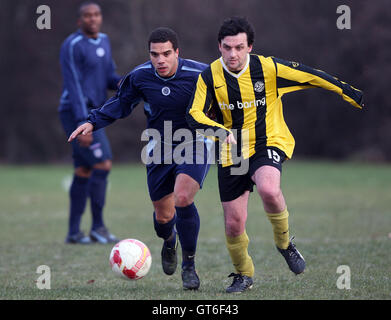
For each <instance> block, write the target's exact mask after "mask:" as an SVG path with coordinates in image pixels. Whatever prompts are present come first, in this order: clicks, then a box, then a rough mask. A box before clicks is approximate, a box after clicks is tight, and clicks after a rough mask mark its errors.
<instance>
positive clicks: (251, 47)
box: [248, 44, 253, 53]
mask: <svg viewBox="0 0 391 320" xmlns="http://www.w3.org/2000/svg"><path fill="white" fill-rule="evenodd" d="M252 50H253V45H252V44H251V45H249V46H248V53H250V52H251V51H252Z"/></svg>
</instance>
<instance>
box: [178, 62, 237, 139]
mask: <svg viewBox="0 0 391 320" xmlns="http://www.w3.org/2000/svg"><path fill="white" fill-rule="evenodd" d="M208 72H209V73H210V72H211V71H210V68H208V69H206V70H205V71H204V72H202V73H201V74H200V75H199V76H198V80H197V85H196V88H195V90H194V92H193V95H192V97H191V99H190V104H189V106H188V108H187V112H186V120H187V123H188V125H189V126H190V128H192V129H193V130H196V131H197V132H199V133H201V134H204V135H207V136H218V135H219V132H221V130H224V131H225V134H226V135H228V134H230V133H231V131H230V130H229V129H227V128H226V127H224V126H223V125H222V124H220V123H218V122H216V121H213V120H212V119H210V118H209V117H208V116H207V115H206V113H207V112H208V111H209V110H210V109H211V107H212V106H213V103H214V101H213V100H214V99H213V93H212V92H213V91H212V90H213V83H212V84H210V83H209V81H208V79H207V73H208ZM206 130H207V131H208V132H207V133H205V132H206Z"/></svg>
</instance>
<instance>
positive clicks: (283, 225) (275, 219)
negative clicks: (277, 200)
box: [267, 208, 289, 249]
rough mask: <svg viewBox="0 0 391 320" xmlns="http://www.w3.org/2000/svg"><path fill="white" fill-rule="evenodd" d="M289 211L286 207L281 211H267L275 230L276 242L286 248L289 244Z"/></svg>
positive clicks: (278, 245)
mask: <svg viewBox="0 0 391 320" xmlns="http://www.w3.org/2000/svg"><path fill="white" fill-rule="evenodd" d="M288 216H289V212H288V210H287V209H286V208H285V210H284V211H282V212H280V213H267V217H268V218H269V220H270V222H271V224H272V226H273V232H274V242H275V243H276V246H277V247H279V248H280V249H286V248H288V245H289V223H288Z"/></svg>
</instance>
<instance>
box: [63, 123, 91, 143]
mask: <svg viewBox="0 0 391 320" xmlns="http://www.w3.org/2000/svg"><path fill="white" fill-rule="evenodd" d="M93 129H94V126H93V125H92V124H91V123H89V122H86V123H83V124H82V125H80V126H79V127H77V128H76V130H75V131H73V132H72V134H71V135H70V136H69V138H68V142H71V141H73V140H74V139H75V138H76V137H77V136H79V135H83V136H86V135H88V134H91V133H92V130H93Z"/></svg>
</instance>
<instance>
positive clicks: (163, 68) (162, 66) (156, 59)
mask: <svg viewBox="0 0 391 320" xmlns="http://www.w3.org/2000/svg"><path fill="white" fill-rule="evenodd" d="M149 56H150V58H151V62H152V64H153V66H154V67H155V70H156V72H157V73H158V75H159V76H161V77H171V76H173V75H174V74H175V72H176V70H177V68H178V56H179V49H178V48H177V49H176V50H174V48H173V46H172V43H171V41H167V42H162V43H160V42H157V43H153V42H151V44H150V47H149Z"/></svg>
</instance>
